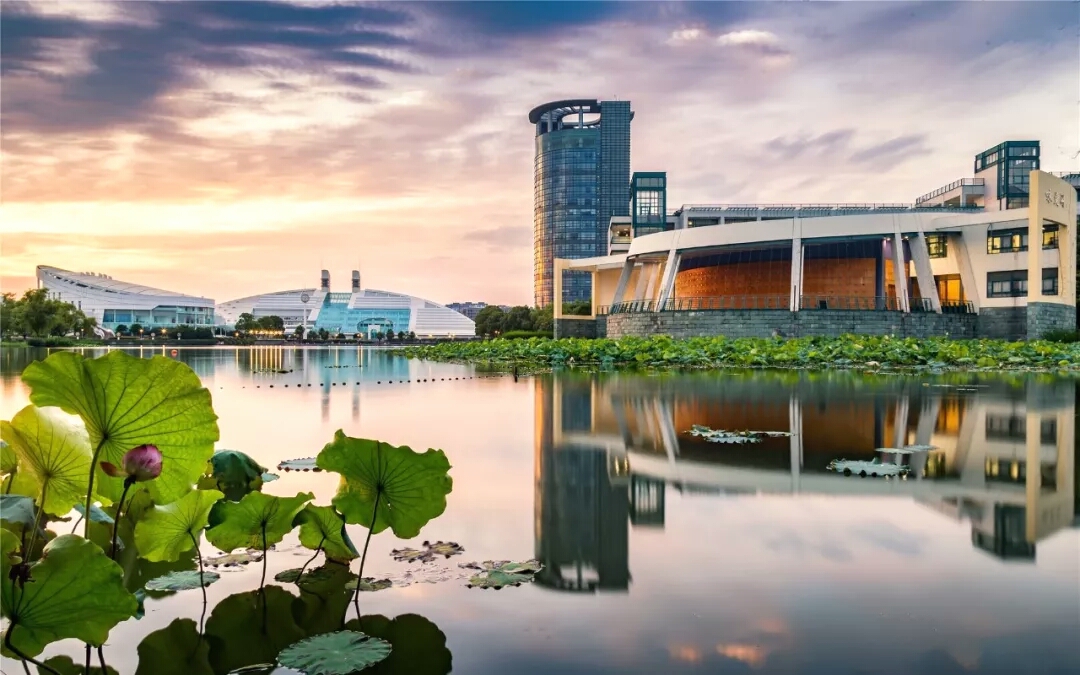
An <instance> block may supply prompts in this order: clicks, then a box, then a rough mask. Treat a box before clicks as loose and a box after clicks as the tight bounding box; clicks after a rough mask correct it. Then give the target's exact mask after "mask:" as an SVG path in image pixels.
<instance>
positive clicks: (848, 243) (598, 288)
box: [554, 141, 1080, 338]
mask: <svg viewBox="0 0 1080 675" xmlns="http://www.w3.org/2000/svg"><path fill="white" fill-rule="evenodd" d="M1038 153H1039V147H1038V142H1036V141H1012V142H1006V143H1002V144H1001V145H998V146H996V147H994V148H991V149H990V150H987V151H986V152H984V153H980V154H979V155H978V156H977V157H976V160H975V177H974V178H971V179H961V180H958V181H955V182H953V183H951V184H949V185H946V186H944V187H943V188H941V189H939V190H936V191H934V192H931V193H929V194H927V195H923V196H922V197H920V198H919V199H918V200H916V203H915V204H914V205H907V204H769V205H761V204H757V205H754V204H750V205H686V206H683V207H682V208H680V209H678V210H676V211H675V212H674V213H672V214H669V215H667V216H666V218H665V217H663V216H661V215H660V214H659V213H657V212H656V208H655V206H651V205H655V204H656V203H661V204H662V203H664V201H665V199H664V198H663V197H661V198H660V199H656V198H650V199H642V198H641V196H640V195H638V194H637V188H636V187H634V188H632V189H633V190H635V193H634V195H633V197H632V213H631V216H630V217H621V218H612V219H611V225H610V236H609V248H608V255H607V256H602V257H595V258H587V259H577V260H570V259H556V261H555V265H556V267H557V268H558V273H556V274H555V275H554V282H555V284H556V286H557V287H560V286H561V284H562V283H563V276H564V274H563V273H564V272H571V273H573V272H577V273H586V274H591V275H592V277H593V283H592V292H593V316H591V317H580V318H574V317H564V316H562V315H561V307H560V306H559V305H558V304H556V307H555V317H556V332H557V333H558V334H559V335H561V336H567V335H583V336H587V335H590V334H606V335H609V336H611V337H617V336H622V335H644V334H655V333H667V334H672V335H677V336H691V335H717V334H723V335H729V336H742V335H769V334H775V333H777V332H779V333H781V334H786V335H815V334H818V335H820V334H837V333H892V334H906V335H916V336H921V335H933V334H945V333H948V334H951V335H955V336H965V337H976V336H978V337H1001V338H1023V337H1027V336H1028V335H1032V336H1034V335H1041V334H1042V333H1045V332H1046V331H1048V330H1052V329H1056V328H1063V329H1073V328H1075V326H1076V250H1075V242H1076V230H1075V229H1074V228H1076V227H1077V222H1078V218H1080V211H1078V207H1077V191H1078V190H1080V172H1074V173H1071V174H1061V175H1054V174H1050V173H1046V172H1043V171H1040V170H1038V161H1039V157H1038ZM650 175H656V176H660V175H662V174H650ZM635 185H636V184H635ZM648 189H653V190H655V189H656V188H648ZM635 205H643V206H642V207H641V208H637V207H636V206H635ZM639 211H640V213H639ZM559 290H560V289H559V288H556V292H555V297H560V296H559ZM1032 306H1033V307H1035V309H1034V310H1033V311H1028V309H1029V307H1032ZM746 312H750V314H747V313H746ZM837 312H842V313H837ZM943 315H944V316H943ZM597 316H600V317H601V318H600V319H599V320H598V319H597ZM589 322H592V323H591V324H590V323H589Z"/></svg>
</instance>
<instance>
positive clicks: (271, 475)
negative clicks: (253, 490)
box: [262, 471, 281, 483]
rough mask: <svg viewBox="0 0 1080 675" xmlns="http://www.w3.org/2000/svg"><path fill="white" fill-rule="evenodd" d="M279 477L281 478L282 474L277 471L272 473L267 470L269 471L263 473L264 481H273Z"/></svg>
mask: <svg viewBox="0 0 1080 675" xmlns="http://www.w3.org/2000/svg"><path fill="white" fill-rule="evenodd" d="M278 478H281V476H279V475H277V474H276V473H270V472H268V471H267V472H264V473H263V475H262V482H264V483H273V482H274V481H276V480H277V479H278Z"/></svg>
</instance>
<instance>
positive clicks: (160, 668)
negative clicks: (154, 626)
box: [135, 619, 214, 675]
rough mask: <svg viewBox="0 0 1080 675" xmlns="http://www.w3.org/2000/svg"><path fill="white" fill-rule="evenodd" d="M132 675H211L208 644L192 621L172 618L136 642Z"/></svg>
mask: <svg viewBox="0 0 1080 675" xmlns="http://www.w3.org/2000/svg"><path fill="white" fill-rule="evenodd" d="M138 651H139V667H138V668H137V669H136V670H135V675H214V669H213V668H211V667H210V645H209V644H207V641H206V640H204V639H202V636H201V635H199V629H198V626H196V624H195V622H194V621H192V620H191V619H174V620H173V622H172V623H170V624H169V625H168V626H166V627H165V628H162V629H161V630H156V631H154V632H153V633H150V634H149V635H147V636H146V637H144V638H143V640H142V642H140V643H139V647H138Z"/></svg>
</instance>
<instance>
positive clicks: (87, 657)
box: [83, 642, 90, 675]
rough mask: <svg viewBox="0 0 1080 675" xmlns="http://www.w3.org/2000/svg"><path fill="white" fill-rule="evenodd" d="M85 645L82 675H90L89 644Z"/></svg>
mask: <svg viewBox="0 0 1080 675" xmlns="http://www.w3.org/2000/svg"><path fill="white" fill-rule="evenodd" d="M85 644H86V665H85V666H84V667H83V673H85V675H90V643H89V642H87V643H85Z"/></svg>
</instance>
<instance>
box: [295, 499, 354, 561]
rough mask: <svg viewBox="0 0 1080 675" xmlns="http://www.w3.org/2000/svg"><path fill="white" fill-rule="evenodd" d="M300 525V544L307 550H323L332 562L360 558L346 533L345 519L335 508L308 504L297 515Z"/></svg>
mask: <svg viewBox="0 0 1080 675" xmlns="http://www.w3.org/2000/svg"><path fill="white" fill-rule="evenodd" d="M295 522H296V524H298V525H300V543H301V544H303V545H304V546H305V547H306V548H309V549H311V550H313V551H314V550H316V549H318V548H320V547H321V548H322V550H323V553H325V554H326V557H327V558H329V559H330V560H336V561H338V562H347V561H349V560H355V559H356V558H359V557H360V553H359V552H358V551H357V550H356V546H354V545H353V543H352V540H351V539H349V533H348V532H346V531H345V519H344V518H343V517H342V516H341V514H340V513H338V512H337V510H336V509H334V507H333V506H315V505H314V504H307V505H305V506H304V508H303V510H301V511H300V513H298V514H296V521H295Z"/></svg>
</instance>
